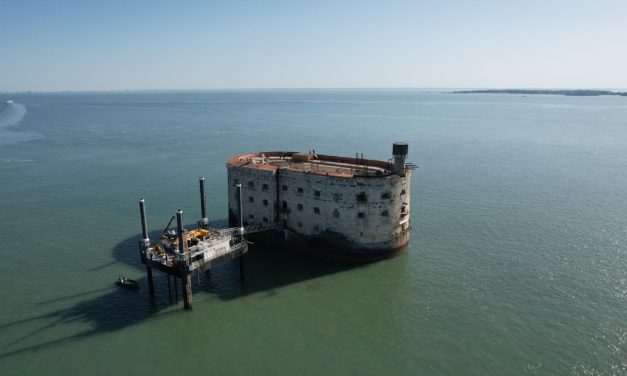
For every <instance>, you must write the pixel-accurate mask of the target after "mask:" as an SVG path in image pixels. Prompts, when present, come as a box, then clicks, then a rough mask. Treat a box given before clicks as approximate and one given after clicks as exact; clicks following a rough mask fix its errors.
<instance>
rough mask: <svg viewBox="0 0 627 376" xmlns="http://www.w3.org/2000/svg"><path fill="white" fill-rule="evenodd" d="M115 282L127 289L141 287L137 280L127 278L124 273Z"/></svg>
mask: <svg viewBox="0 0 627 376" xmlns="http://www.w3.org/2000/svg"><path fill="white" fill-rule="evenodd" d="M115 284H116V285H118V286H120V287H122V288H125V289H137V288H138V287H139V286H138V284H137V281H135V280H134V279H130V278H126V277H125V276H123V275H121V276H119V277H118V279H117V281H115Z"/></svg>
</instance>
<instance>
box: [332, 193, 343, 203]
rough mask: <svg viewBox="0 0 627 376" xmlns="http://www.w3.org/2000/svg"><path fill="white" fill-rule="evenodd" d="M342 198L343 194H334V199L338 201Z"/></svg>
mask: <svg viewBox="0 0 627 376" xmlns="http://www.w3.org/2000/svg"><path fill="white" fill-rule="evenodd" d="M341 200H342V194H341V193H334V194H333V201H335V202H338V201H341Z"/></svg>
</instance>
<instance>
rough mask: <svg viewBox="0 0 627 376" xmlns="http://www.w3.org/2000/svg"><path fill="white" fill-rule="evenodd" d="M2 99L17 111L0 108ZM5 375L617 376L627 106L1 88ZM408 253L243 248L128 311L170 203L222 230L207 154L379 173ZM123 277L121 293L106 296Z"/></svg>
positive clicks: (411, 95)
mask: <svg viewBox="0 0 627 376" xmlns="http://www.w3.org/2000/svg"><path fill="white" fill-rule="evenodd" d="M8 99H12V100H13V101H14V103H10V104H4V101H6V100H8ZM0 111H1V112H0V210H1V212H2V216H1V217H0V228H1V229H2V230H1V233H0V241H1V244H2V246H1V247H0V257H1V259H0V278H1V282H2V285H1V286H2V288H1V289H0V370H1V371H0V373H1V374H3V375H22V374H47V375H48V374H50V375H54V374H68V373H72V372H73V373H75V374H107V375H108V374H114V373H125V374H138V373H144V374H147V373H150V374H200V373H202V374H209V373H211V374H229V375H231V374H241V375H251V374H255V375H256V374H270V375H275V374H301V375H319V374H359V375H361V374H372V375H380V374H403V375H410V374H411V375H413V374H433V375H451V374H492V375H501V374H547V375H548V374H581V375H588V374H592V375H594V374H604V375H605V374H626V373H627V344H626V341H627V314H626V312H627V257H626V256H627V173H626V171H627V152H626V151H627V101H626V99H625V98H620V97H590V98H582V97H559V96H527V97H522V96H514V95H512V96H508V95H455V94H443V93H436V92H424V91H410V90H398V91H395V90H348V91H341V90H328V91H325V90H311V91H290V90H286V91H210V92H189V93H186V92H165V93H106V94H103V93H75V94H73V93H67V94H48V95H44V94H30V95H28V94H19V95H18V94H15V95H11V96H9V95H0ZM397 140H405V141H407V142H409V145H410V155H409V159H410V161H412V162H414V163H416V164H418V165H419V166H420V168H419V169H418V170H417V171H415V172H414V174H413V177H412V225H413V230H412V233H411V244H410V247H409V249H408V250H407V252H405V253H404V254H401V255H400V256H398V257H395V258H393V259H390V260H385V261H382V262H378V263H374V264H368V265H343V264H339V265H338V264H329V263H325V262H322V261H318V260H314V259H311V258H310V257H307V256H305V255H302V254H299V253H297V252H290V251H289V250H281V249H273V248H264V247H259V246H253V247H252V248H251V251H250V252H249V254H248V255H247V256H246V257H247V259H246V280H245V282H244V283H242V282H240V280H239V276H238V267H237V262H235V263H233V264H227V265H224V266H223V267H220V268H218V269H215V270H214V271H212V272H211V274H208V275H204V276H201V277H200V278H194V280H193V283H194V310H193V311H192V312H185V311H183V309H182V303H179V304H178V305H170V304H169V301H168V293H167V284H166V282H167V281H166V279H165V277H163V275H157V276H156V282H157V285H158V286H157V299H156V301H155V302H150V300H149V299H148V297H147V288H146V280H145V275H144V269H143V268H142V266H141V264H140V263H139V258H138V252H137V241H138V239H139V233H140V230H141V228H140V222H139V215H138V207H137V201H138V199H139V198H140V197H144V198H145V199H146V203H147V212H148V225H149V227H150V229H151V231H152V236H153V238H154V237H155V236H156V234H158V232H159V231H160V229H162V228H163V227H164V226H165V224H166V223H167V222H168V220H169V218H170V216H171V215H173V214H174V212H175V211H176V209H179V208H180V209H183V210H184V212H185V219H186V222H188V223H189V224H192V223H194V222H195V221H196V220H197V219H198V217H199V204H198V193H197V185H198V181H197V179H198V177H199V176H205V177H206V178H207V189H208V192H209V197H208V202H207V207H208V211H209V213H210V216H211V217H212V219H214V220H215V222H216V223H221V222H223V219H224V218H225V217H226V216H227V203H226V168H225V161H226V159H227V158H228V157H229V156H231V155H234V154H237V153H243V152H250V151H262V150H300V151H307V150H310V149H315V150H316V151H317V152H319V153H323V154H340V155H347V156H351V155H354V154H355V153H356V152H359V153H364V156H365V157H366V158H375V159H386V160H387V159H388V158H390V157H391V155H390V154H391V144H392V142H393V141H397ZM119 274H125V275H127V276H129V277H131V278H135V279H137V280H139V281H140V283H141V288H140V290H139V292H132V291H125V290H120V289H116V288H115V286H114V284H113V282H114V280H115V279H116V278H117V276H118V275H119Z"/></svg>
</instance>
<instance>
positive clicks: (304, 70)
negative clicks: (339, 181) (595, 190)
mask: <svg viewBox="0 0 627 376" xmlns="http://www.w3.org/2000/svg"><path fill="white" fill-rule="evenodd" d="M0 33H1V35H2V42H1V44H0V46H1V47H0V91H23V90H43V91H48V90H49V91H56V90H124V89H148V90H151V89H229V88H320V87H333V88H337V87H349V88H353V87H383V88H386V87H418V88H424V87H494V88H503V87H542V88H550V87H559V88H627V1H625V0H598V1H593V0H590V1H578V0H570V1H566V0H543V1H535V0H526V1H525V0H520V1H506V0H501V1H496V0H495V1H491V0H487V1H472V0H466V1H452V0H451V1H447V0H440V1H418V0H416V1H394V0H389V1H342V0H335V1H326V0H316V1H295V0H294V1H268V0H265V1H262V0H259V1H219V2H218V1H176V2H175V1H168V2H166V1H156V0H155V1H139V0H137V1H132V0H129V1H122V0H110V1H98V2H96V1H87V0H83V1H74V0H64V1H61V0H56V1H55V0H48V1H31V0H17V1H12V0H0Z"/></svg>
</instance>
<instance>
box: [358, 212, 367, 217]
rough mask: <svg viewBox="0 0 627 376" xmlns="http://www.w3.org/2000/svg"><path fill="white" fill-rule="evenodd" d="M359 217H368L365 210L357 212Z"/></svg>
mask: <svg viewBox="0 0 627 376" xmlns="http://www.w3.org/2000/svg"><path fill="white" fill-rule="evenodd" d="M357 218H366V213H364V212H359V213H357Z"/></svg>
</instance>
